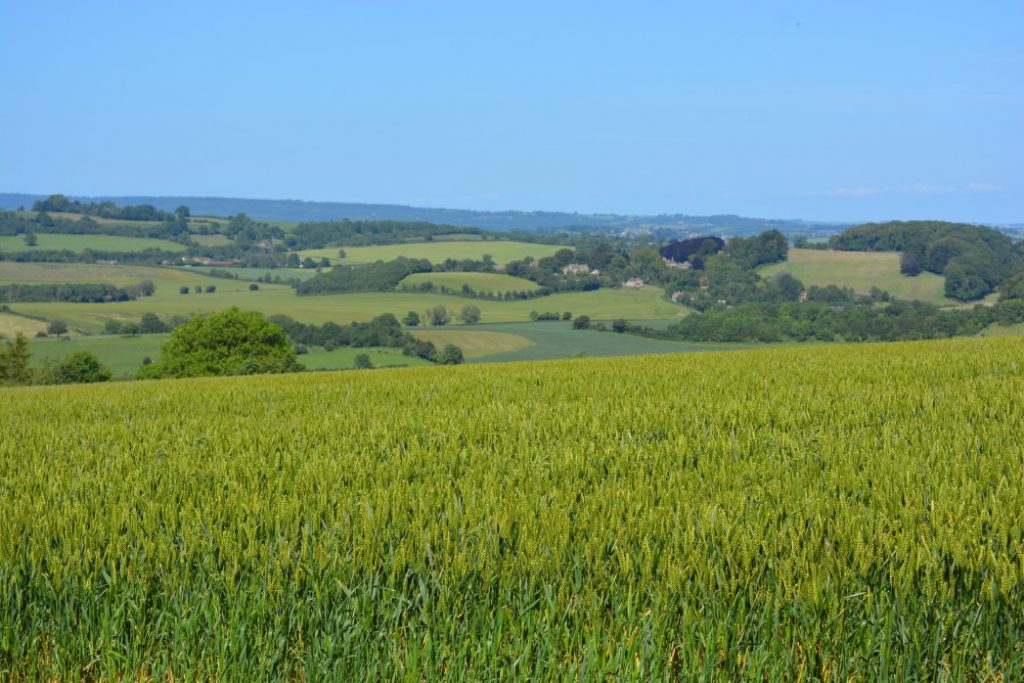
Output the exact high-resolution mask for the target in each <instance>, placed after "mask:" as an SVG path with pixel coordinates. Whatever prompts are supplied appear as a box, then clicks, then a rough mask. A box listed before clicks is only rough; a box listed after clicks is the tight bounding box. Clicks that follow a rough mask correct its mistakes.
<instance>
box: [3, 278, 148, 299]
mask: <svg viewBox="0 0 1024 683" xmlns="http://www.w3.org/2000/svg"><path fill="white" fill-rule="evenodd" d="M155 289H156V288H155V286H154V285H153V283H152V282H149V281H145V282H142V283H139V284H137V285H127V286H125V287H116V286H114V285H111V284H102V283H101V284H91V283H83V282H79V283H69V284H48V283H44V284H17V285H14V284H12V285H0V301H5V302H7V303H16V302H19V303H29V302H31V303H38V302H47V301H66V302H71V303H106V302H110V301H132V300H134V299H137V298H139V297H140V296H149V295H151V294H152V293H153V292H154V291H155Z"/></svg>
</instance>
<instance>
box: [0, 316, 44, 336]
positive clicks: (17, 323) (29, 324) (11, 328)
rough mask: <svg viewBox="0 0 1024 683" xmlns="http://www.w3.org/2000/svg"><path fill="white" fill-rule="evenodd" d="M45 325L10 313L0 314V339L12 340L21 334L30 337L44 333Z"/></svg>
mask: <svg viewBox="0 0 1024 683" xmlns="http://www.w3.org/2000/svg"><path fill="white" fill-rule="evenodd" d="M45 331H46V323H45V322H42V321H40V320H33V319H32V318H25V317H23V316H20V315H14V314H12V313H0V337H5V338H7V339H14V337H15V335H17V334H18V333H19V332H21V333H22V334H23V335H25V336H26V337H32V336H34V335H35V334H36V333H37V332H45Z"/></svg>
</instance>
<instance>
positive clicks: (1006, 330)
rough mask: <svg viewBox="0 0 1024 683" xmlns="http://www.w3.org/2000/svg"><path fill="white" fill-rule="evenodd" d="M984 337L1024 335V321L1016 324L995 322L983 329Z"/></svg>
mask: <svg viewBox="0 0 1024 683" xmlns="http://www.w3.org/2000/svg"><path fill="white" fill-rule="evenodd" d="M981 335H982V336H983V337H1019V336H1021V335H1024V323H1016V324H1014V325H999V324H993V325H989V326H988V327H986V328H985V329H984V330H982V332H981Z"/></svg>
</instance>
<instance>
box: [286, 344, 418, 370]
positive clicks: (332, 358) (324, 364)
mask: <svg viewBox="0 0 1024 683" xmlns="http://www.w3.org/2000/svg"><path fill="white" fill-rule="evenodd" d="M361 353H365V354H366V355H367V356H369V357H370V362H371V363H373V365H374V366H375V367H381V368H386V367H422V366H427V365H433V363H431V362H430V361H428V360H424V359H422V358H420V357H418V356H406V355H404V354H403V353H402V350H401V349H389V348H384V347H369V348H351V347H340V348H337V349H334V350H333V351H311V352H309V353H307V354H303V355H301V356H299V362H300V363H302V364H303V365H305V366H306V369H307V370H348V369H351V368H353V367H354V366H355V363H356V356H358V355H359V354H361Z"/></svg>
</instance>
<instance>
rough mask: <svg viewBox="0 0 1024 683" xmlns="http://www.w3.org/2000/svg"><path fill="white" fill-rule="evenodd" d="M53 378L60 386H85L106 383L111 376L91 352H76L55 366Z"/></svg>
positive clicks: (108, 369) (107, 369)
mask: <svg viewBox="0 0 1024 683" xmlns="http://www.w3.org/2000/svg"><path fill="white" fill-rule="evenodd" d="M54 376H55V379H56V381H57V382H59V383H61V384H87V383H92V382H106V381H108V380H110V378H111V377H112V376H113V375H112V373H111V372H110V368H108V367H107V366H105V365H104V364H103V363H101V362H100V360H99V359H98V358H97V357H96V356H95V355H93V354H92V353H91V352H89V351H76V352H75V353H72V354H71V355H69V356H68V357H67V358H65V359H64V360H63V361H61V362H60V363H59V364H58V365H57V367H56V368H55V369H54Z"/></svg>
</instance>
